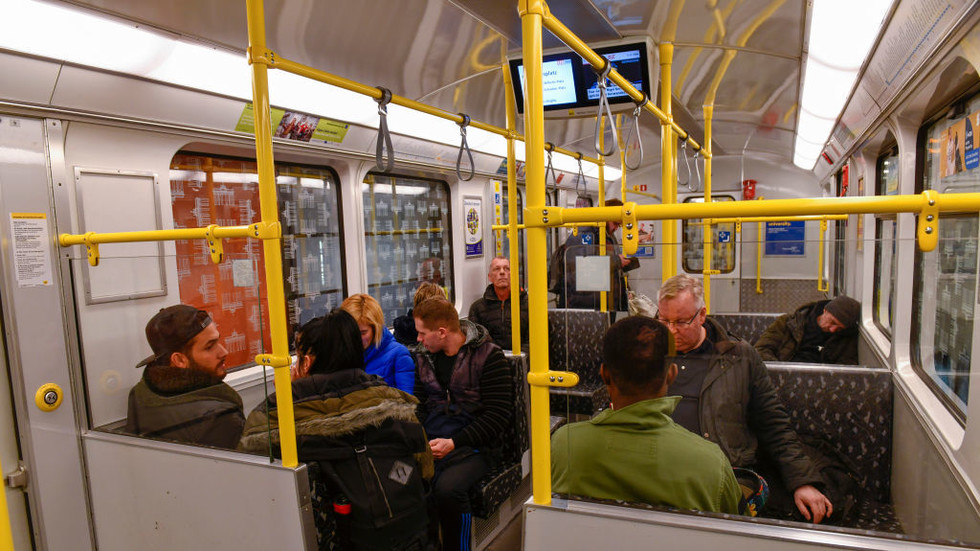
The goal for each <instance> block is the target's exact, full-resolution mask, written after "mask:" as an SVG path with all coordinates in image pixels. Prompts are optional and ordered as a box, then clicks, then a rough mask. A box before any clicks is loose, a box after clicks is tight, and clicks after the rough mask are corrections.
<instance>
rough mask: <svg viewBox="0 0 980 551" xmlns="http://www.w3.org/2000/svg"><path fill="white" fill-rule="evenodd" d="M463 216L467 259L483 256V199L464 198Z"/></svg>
mask: <svg viewBox="0 0 980 551" xmlns="http://www.w3.org/2000/svg"><path fill="white" fill-rule="evenodd" d="M463 216H464V219H465V221H466V231H465V232H464V234H465V236H466V239H465V242H466V257H467V258H471V257H474V256H483V219H482V217H483V199H481V198H479V197H464V198H463Z"/></svg>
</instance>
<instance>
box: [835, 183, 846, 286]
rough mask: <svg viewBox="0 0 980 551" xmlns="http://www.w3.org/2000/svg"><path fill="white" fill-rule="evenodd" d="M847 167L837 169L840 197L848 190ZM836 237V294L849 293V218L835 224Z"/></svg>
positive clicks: (838, 194) (838, 193)
mask: <svg viewBox="0 0 980 551" xmlns="http://www.w3.org/2000/svg"><path fill="white" fill-rule="evenodd" d="M845 169H847V166H845V167H844V169H841V170H838V171H837V175H836V182H837V196H838V197H843V196H844V195H845V192H846V191H847V189H846V187H845V178H847V177H848V176H847V173H846V172H845ZM834 237H835V241H834V258H835V259H836V261H835V262H834V296H837V295H844V294H847V285H846V284H845V280H846V276H847V272H846V270H847V246H846V243H847V220H838V221H837V222H836V223H835V224H834Z"/></svg>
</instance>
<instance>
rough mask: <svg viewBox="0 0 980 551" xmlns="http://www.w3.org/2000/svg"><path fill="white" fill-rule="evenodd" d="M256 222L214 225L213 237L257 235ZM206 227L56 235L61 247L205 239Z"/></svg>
mask: <svg viewBox="0 0 980 551" xmlns="http://www.w3.org/2000/svg"><path fill="white" fill-rule="evenodd" d="M255 226H256V224H250V225H248V226H216V227H215V228H214V237H217V238H221V239H224V238H227V237H258V235H257V234H256V233H255V232H256V227H255ZM207 234H208V228H206V227H205V228H180V229H175V230H147V231H130V232H113V233H95V232H89V233H84V234H70V233H63V234H60V235H59V236H58V244H59V245H61V246H62V247H70V246H72V245H87V244H90V243H92V244H98V243H135V242H145V241H175V240H180V239H206V238H207V237H208V235H207Z"/></svg>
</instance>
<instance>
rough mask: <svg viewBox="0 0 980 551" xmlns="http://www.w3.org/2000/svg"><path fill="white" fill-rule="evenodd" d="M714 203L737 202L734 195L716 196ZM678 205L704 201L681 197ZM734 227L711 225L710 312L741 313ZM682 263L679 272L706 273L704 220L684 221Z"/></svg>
mask: <svg viewBox="0 0 980 551" xmlns="http://www.w3.org/2000/svg"><path fill="white" fill-rule="evenodd" d="M711 200H712V201H734V200H735V198H734V197H732V196H731V195H716V196H714V197H712V199H711ZM678 201H679V202H684V203H692V202H697V203H700V202H703V201H704V197H703V196H700V195H690V196H679V197H678ZM735 229H736V228H735V224H734V223H732V222H724V223H720V224H713V225H712V226H711V232H710V234H709V235H710V238H711V244H710V249H711V264H710V270H711V289H710V301H711V303H710V312H711V313H718V312H738V311H740V307H739V303H740V298H739V297H740V289H739V285H740V283H739V280H740V273H741V267H740V266H739V262H738V259H739V253H738V250H739V243H738V235H737V234H736V231H735ZM681 239H682V246H681V262H680V265H679V267H680V269H679V270H678V273H681V272H684V273H688V274H691V275H693V276H695V277H699V276H701V275H702V274H703V272H704V232H703V222H702V220H701V219H691V220H682V221H681Z"/></svg>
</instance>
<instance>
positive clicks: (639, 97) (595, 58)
mask: <svg viewBox="0 0 980 551" xmlns="http://www.w3.org/2000/svg"><path fill="white" fill-rule="evenodd" d="M544 11H545V13H544V15H543V17H542V21H541V24H542V26H544V28H546V29H548V30H549V31H551V33H552V34H554V35H555V36H556V37H558V39H559V40H561V41H562V42H564V43H565V44H566V45H568V47H569V48H571V49H572V50H574V51H575V53H577V54H578V55H580V56H582V59H584V60H585V61H586V62H588V63H589V65H591V66H592V68H593V69H595V70H597V71H601V70H602V69H603V68H604V67H605V66H606V59H605V58H604V57H602V56H601V55H599V54H597V53H596V52H595V50H593V49H592V48H590V47H589V45H588V44H586V43H585V42H583V41H582V40H581V39H580V38H579V37H578V36H576V35H575V33H573V32H572V31H571V30H569V28H568V27H566V26H565V25H564V23H562V22H561V21H559V20H558V19H556V18H555V17H553V16H552V15H551V12H550V11H549V10H547V9H546V10H544ZM609 80H611V81H612V82H613V83H614V84H616V85H617V86H619V87H620V88H621V89H622V90H623V91H624V92H626V93H627V94H628V95H629V97H630V98H632V99H633V101H635V102H639V101H645V103H644V104H643V108H644V109H646V110H647V111H649V112H650V113H652V114H653V115H654V116H655V117H657V118H658V119H659V120H660V122H662V123H663V124H669V125H670V126H671V128H673V129H674V132H676V133H677V135H678V137H679V138H680V139H681V140H687V143H689V144H691V146H692V147H693V148H694V150H695V151H700V152H701V154H702V155H703V156H704V157H705V158H711V152H710V151H707V150H705V148H703V147H701V144H699V143H698V142H696V141H694V139H693V138H691V136H690V134H688V133H687V132H685V131H684V129H683V128H681V127H680V126H679V125H678V124H677V123H676V122H674V120H673V118H672V117H670V116H668V115H667V114H666V113H664V112H663V111H662V110H661V109H660V108H658V107H657V106H656V105H655V104H654V103H653V102H652V101H650V98H649V97H647V96H646V95H645V94H644V93H643V92H641V91H639V90H637V89H636V88H635V87H633V84H632V83H631V82H630V81H628V80H626V78H624V77H623V76H622V75H620V74H619V72H618V71H616V69H612V70H611V71H609Z"/></svg>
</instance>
